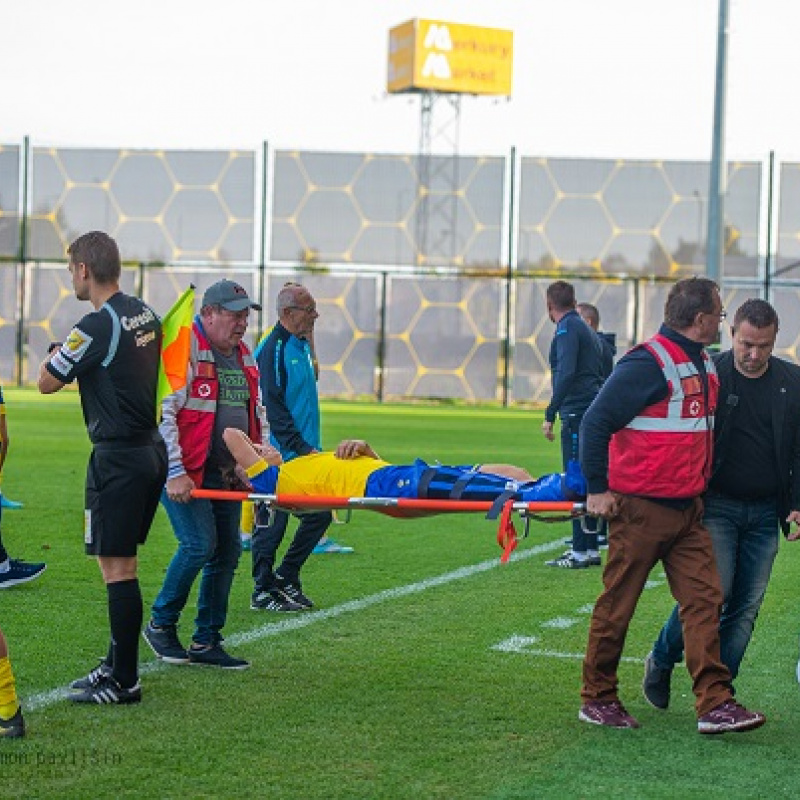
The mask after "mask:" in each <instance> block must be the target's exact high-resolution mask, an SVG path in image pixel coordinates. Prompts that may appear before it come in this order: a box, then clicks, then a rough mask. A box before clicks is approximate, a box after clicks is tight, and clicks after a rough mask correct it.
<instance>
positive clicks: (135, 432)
mask: <svg viewBox="0 0 800 800" xmlns="http://www.w3.org/2000/svg"><path fill="white" fill-rule="evenodd" d="M67 253H68V254H69V271H70V274H71V275H72V284H73V287H74V289H75V296H76V297H77V298H78V300H88V301H89V302H91V304H92V305H93V306H94V311H92V312H91V313H89V314H87V315H86V316H85V317H83V319H81V320H80V322H78V324H77V325H76V326H75V327H74V328H73V329H72V330H71V331H70V334H69V336H68V337H67V339H66V341H65V342H64V343H63V344H61V345H57V346H55V347H52V348H51V352H50V354H49V355H48V357H47V358H46V359H45V360H44V361H43V362H42V365H41V367H40V370H39V391H40V392H41V393H42V394H52V393H53V392H57V391H59V390H60V389H63V388H64V386H66V385H67V384H68V383H71V382H72V381H73V380H75V379H76V378H77V379H78V388H79V389H80V394H81V405H82V407H83V417H84V420H85V422H86V429H87V431H88V434H89V438H90V439H91V442H92V445H93V448H92V454H91V456H90V458H89V465H88V468H87V471H86V529H85V532H84V541H85V544H86V553H87V554H88V555H93V556H97V560H98V563H99V566H100V572H101V573H102V575H103V581H104V582H105V584H106V591H107V594H108V619H109V623H110V627H111V643H110V645H109V649H108V655H107V656H106V658H105V659H104V660H103V661H101V662H100V665H99V666H98V667H96V668H95V669H93V670H92V671H91V672H90V673H89V674H88V675H87V676H86V677H85V678H80V679H78V680H76V681H74V682H73V683H72V686H71V688H73V689H77V690H79V691H77V692H76V693H75V694H73V695H71V698H70V699H71V700H73V701H74V702H76V703H99V704H106V703H138V702H139V701H140V700H141V699H142V690H141V687H140V685H139V674H138V661H139V634H140V632H141V628H142V614H143V611H142V594H141V591H140V589H139V580H138V578H137V575H136V568H137V562H136V554H137V548H138V546H139V545H140V544H143V543H144V541H145V539H146V538H147V533H148V531H149V529H150V524H151V522H152V521H153V515H154V514H155V512H156V508H157V507H158V501H159V497H160V495H161V490H162V488H163V486H164V482H165V480H166V471H167V456H166V448H165V446H164V442H163V440H162V438H161V436H160V434H159V433H158V427H157V421H156V385H157V382H158V367H159V361H160V354H161V323H160V321H159V319H158V317H157V316H156V315H155V313H154V312H153V311H152V309H150V308H149V307H148V306H147V305H145V304H144V303H143V302H142V301H141V300H139V299H138V298H136V297H131V296H130V295H126V294H124V293H122V292H121V291H120V289H119V277H120V272H121V264H120V256H119V249H118V248H117V243H116V242H115V241H114V240H113V239H112V238H111V237H110V236H108V235H107V234H105V233H102V232H99V231H93V232H91V233H87V234H84V235H83V236H81V237H79V238H78V239H76V240H75V241H74V242H73V243H72V244H71V245H70V246H69V248H68V249H67Z"/></svg>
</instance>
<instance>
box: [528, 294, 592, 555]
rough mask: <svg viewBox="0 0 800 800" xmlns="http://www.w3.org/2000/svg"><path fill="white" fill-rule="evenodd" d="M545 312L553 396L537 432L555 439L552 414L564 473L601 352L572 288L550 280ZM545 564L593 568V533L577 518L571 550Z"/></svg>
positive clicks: (589, 398) (576, 445) (576, 442)
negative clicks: (558, 433)
mask: <svg viewBox="0 0 800 800" xmlns="http://www.w3.org/2000/svg"><path fill="white" fill-rule="evenodd" d="M547 313H548V314H549V316H550V319H551V320H552V321H553V322H554V323H555V326H556V330H555V334H554V336H553V341H552V343H551V345H550V370H551V374H552V382H553V392H552V396H551V399H550V404H549V405H548V406H547V409H546V410H545V412H544V423H543V424H542V433H544V435H545V437H546V438H547V439H549V440H550V441H551V442H552V441H554V440H555V433H554V432H553V427H554V425H555V419H556V415H558V416H559V417H560V419H561V456H562V459H563V462H564V471H566V469H567V462H568V461H570V460H571V459H577V458H578V449H579V446H580V425H581V420H582V419H583V415H584V413H585V412H586V409H587V408H589V406H590V405H591V403H592V400H594V398H595V397H596V396H597V392H598V391H599V390H600V384H601V382H602V379H601V372H600V371H601V360H602V352H601V349H600V342H599V339H598V338H597V336H595V334H594V333H593V332H592V331H591V330H590V329H589V328H588V327H587V326H586V325H585V324H584V322H583V320H582V319H581V318H580V316H579V315H578V312H577V310H576V302H575V289H574V287H573V286H572V284H570V283H567V282H566V281H556V282H555V283H552V284H550V286H548V288H547ZM546 563H547V565H548V566H550V567H563V568H565V569H585V568H587V567H599V566H600V564H601V561H600V551H599V549H598V543H597V531H596V530H594V531H586V530H584V528H583V524H582V521H581V520H580V519H576V520H573V522H572V547H571V548H570V549H569V550H567V552H566V553H564V554H563V555H562V556H560V557H559V558H556V559H553V560H552V561H548V562H546Z"/></svg>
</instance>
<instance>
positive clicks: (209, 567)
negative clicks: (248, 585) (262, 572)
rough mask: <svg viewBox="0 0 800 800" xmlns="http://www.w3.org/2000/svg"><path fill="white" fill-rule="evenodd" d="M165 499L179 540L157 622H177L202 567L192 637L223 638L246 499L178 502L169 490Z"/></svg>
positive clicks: (157, 607) (200, 639)
mask: <svg viewBox="0 0 800 800" xmlns="http://www.w3.org/2000/svg"><path fill="white" fill-rule="evenodd" d="M161 502H162V503H163V504H164V508H165V509H166V511H167V516H168V517H169V521H170V522H171V523H172V529H173V531H174V532H175V537H176V538H177V540H178V550H177V552H176V553H175V555H174V556H173V557H172V561H170V564H169V567H168V568H167V574H166V575H165V576H164V583H163V585H162V587H161V591H160V592H159V593H158V597H156V599H155V602H154V603H153V609H152V619H153V622H154V623H155V624H156V625H159V626H163V625H175V624H176V623H177V622H178V619H179V617H180V614H181V611H183V608H184V606H185V605H186V602H187V600H188V599H189V593H190V592H191V589H192V584H194V581H195V578H197V576H198V574H200V572H201V571H202V577H201V579H200V591H199V593H198V595H197V617H196V618H195V630H194V634H193V635H192V641H193V642H197V644H212V645H213V644H219V643H220V642H221V641H222V634H221V631H222V628H223V627H224V625H225V620H226V619H227V616H228V598H229V597H230V593H231V585H232V584H233V575H234V572H235V571H236V565H237V564H238V563H239V555H240V553H241V552H242V542H241V539H240V538H239V517H240V515H241V511H242V504H241V503H233V502H231V501H230V500H192V501H191V502H189V503H176V502H175V501H174V500H170V499H169V498H168V497H167V492H166V490H165V491H164V493H163V495H162V497H161Z"/></svg>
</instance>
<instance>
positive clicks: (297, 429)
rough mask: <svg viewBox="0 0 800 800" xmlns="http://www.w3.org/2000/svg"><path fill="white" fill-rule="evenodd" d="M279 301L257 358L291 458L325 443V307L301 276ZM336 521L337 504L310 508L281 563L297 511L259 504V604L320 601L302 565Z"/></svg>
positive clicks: (275, 432) (255, 600)
mask: <svg viewBox="0 0 800 800" xmlns="http://www.w3.org/2000/svg"><path fill="white" fill-rule="evenodd" d="M276 305H277V314H278V321H277V322H276V324H275V327H274V328H273V329H272V330H271V331H270V333H269V335H268V336H267V337H266V339H265V340H264V342H263V343H262V345H261V346H260V348H259V349H258V350H257V353H256V358H257V361H258V367H259V372H260V375H261V391H262V393H263V395H264V398H265V403H266V407H267V419H268V420H269V428H270V440H271V442H272V445H273V446H274V447H275V448H276V449H277V450H279V451H280V454H281V456H282V457H283V460H284V461H291V459H293V458H295V457H296V456H305V455H308V454H309V453H317V452H320V451H321V449H322V445H321V437H320V415H319V396H318V395H317V377H318V367H317V363H316V359H315V357H314V324H315V323H316V321H317V319H318V318H319V313H318V311H317V304H316V302H315V301H314V298H313V297H312V296H311V293H310V292H309V291H308V289H306V288H305V287H304V286H301V285H300V284H297V283H287V284H286V285H285V286H284V287H283V288H282V289H281V291H280V292H279V293H278V297H277V301H276ZM332 520H333V517H332V515H331V513H330V511H320V512H316V513H313V514H302V515H301V516H300V524H299V526H298V528H297V531H296V533H295V535H294V539H293V540H292V542H291V544H290V545H289V548H288V549H287V551H286V553H285V554H284V556H283V560H282V561H281V564H280V566H279V567H278V568H277V569H275V561H276V559H277V552H278V548H279V547H280V545H281V542H282V541H283V537H284V536H285V534H286V528H287V526H288V524H289V515H288V513H286V512H285V511H278V510H275V511H272V512H270V511H269V510H268V509H266V508H263V507H260V508H258V509H257V511H256V527H255V530H254V532H253V540H252V554H253V581H254V587H253V596H252V599H251V603H250V607H251V608H253V609H261V610H266V611H301V610H303V609H304V608H312V607H313V605H314V604H313V602H312V601H311V599H310V598H309V597H308V596H307V595H306V594H304V592H303V589H302V583H301V580H300V571H301V569H302V568H303V565H304V564H305V563H306V561H307V560H308V557H309V556H310V555H311V552H312V551H313V549H314V547H315V546H316V545H317V543H318V542H319V541H320V539H321V538H322V537H323V536H324V535H325V531H326V530H327V529H328V526H329V525H330V524H331V522H332Z"/></svg>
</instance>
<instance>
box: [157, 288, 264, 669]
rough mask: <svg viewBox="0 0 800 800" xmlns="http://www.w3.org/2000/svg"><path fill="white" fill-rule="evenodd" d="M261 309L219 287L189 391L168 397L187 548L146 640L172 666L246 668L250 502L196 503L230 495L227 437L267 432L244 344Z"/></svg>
mask: <svg viewBox="0 0 800 800" xmlns="http://www.w3.org/2000/svg"><path fill="white" fill-rule="evenodd" d="M251 308H254V309H256V310H260V309H261V306H259V305H257V304H256V303H254V302H252V301H251V300H250V298H249V297H248V296H247V292H246V291H245V290H244V289H243V288H242V287H241V286H240V285H239V284H238V283H234V282H233V281H230V280H221V281H218V282H217V283H215V284H213V285H212V286H210V287H209V288H208V289H207V290H206V293H205V295H203V303H202V307H201V309H200V314H199V316H197V317H195V320H194V323H193V325H192V335H191V354H190V357H189V365H188V372H187V378H186V385H185V387H184V388H183V389H178V390H177V391H175V392H173V393H172V394H170V395H168V396H167V397H165V398H164V401H163V404H162V407H161V417H162V421H161V428H160V429H161V434H162V436H163V437H164V440H165V441H166V443H167V452H168V455H169V472H168V475H167V485H166V487H165V489H164V492H163V494H162V497H161V502H162V503H163V505H164V508H165V509H166V511H167V516H168V517H169V520H170V522H171V523H172V528H173V530H174V533H175V537H176V538H177V540H178V550H177V551H176V553H175V555H174V556H173V558H172V561H171V562H170V564H169V567H168V568H167V574H166V576H165V578H164V583H163V585H162V587H161V591H160V592H159V594H158V597H157V598H156V600H155V602H154V603H153V608H152V614H151V618H150V622H149V624H148V625H147V627H146V628H145V630H144V637H145V639H146V640H147V642H148V644H149V645H150V647H151V648H152V649H153V652H154V653H155V654H156V655H157V656H158V657H159V658H160V659H162V660H163V661H165V662H167V663H169V664H204V665H208V666H216V667H221V668H223V669H246V668H247V667H248V666H250V665H249V663H248V662H247V661H245V660H244V659H242V658H235V657H233V656H231V655H230V654H229V653H227V652H226V651H225V650H224V649H223V647H222V628H223V627H224V625H225V619H226V617H227V613H228V598H229V596H230V591H231V584H232V583H233V575H234V571H235V570H236V566H237V565H238V563H239V556H240V555H241V540H240V538H239V517H240V514H241V504H240V503H235V502H231V501H229V500H205V499H202V500H201V499H192V494H191V493H192V489H194V488H196V487H202V488H204V489H228V488H231V484H230V479H231V475H232V472H233V467H234V464H235V462H234V459H233V456H232V455H231V454H230V452H229V451H228V448H227V447H226V446H225V442H224V441H223V439H222V433H223V431H224V430H225V429H226V428H229V427H234V428H238V429H239V430H242V431H246V432H248V436H250V437H251V438H252V439H253V441H255V442H263V441H264V439H263V437H264V436H265V435H266V434H267V425H266V416H265V414H264V409H263V406H262V404H261V395H260V390H259V385H258V369H257V368H256V364H255V361H254V360H253V356H252V355H251V353H250V351H249V350H248V348H247V346H246V345H245V344H244V342H243V341H242V337H243V336H244V334H245V331H246V330H247V321H248V319H247V318H248V314H249V312H250V309H251ZM201 571H202V577H201V579H200V590H199V593H198V598H197V616H196V619H195V627H194V633H193V634H192V642H191V645H190V646H189V648H188V649H186V648H184V647H183V645H182V644H181V642H180V639H179V638H178V633H177V624H178V620H179V618H180V614H181V611H183V608H184V606H185V605H186V601H187V599H188V597H189V592H190V591H191V589H192V584H193V583H194V581H195V578H196V577H197V575H198V573H200V572H201Z"/></svg>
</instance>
